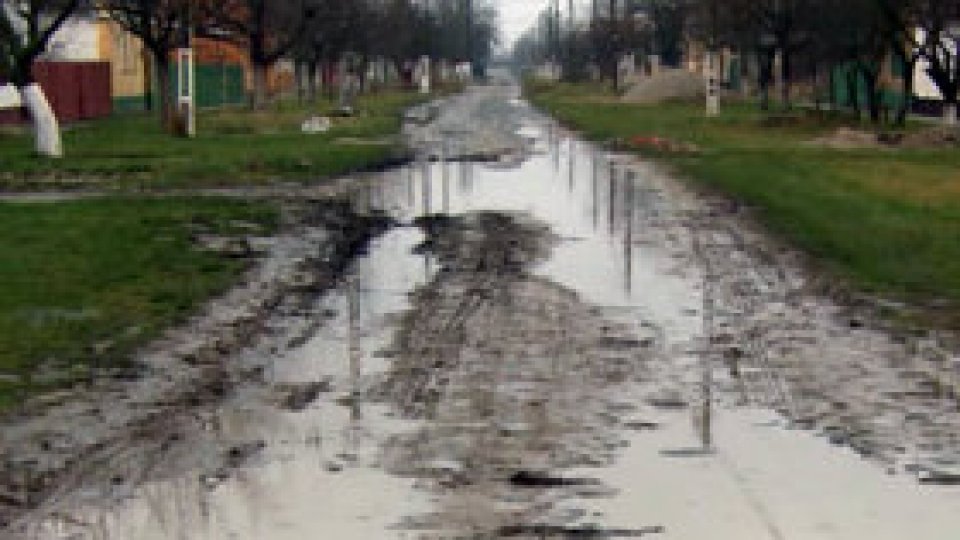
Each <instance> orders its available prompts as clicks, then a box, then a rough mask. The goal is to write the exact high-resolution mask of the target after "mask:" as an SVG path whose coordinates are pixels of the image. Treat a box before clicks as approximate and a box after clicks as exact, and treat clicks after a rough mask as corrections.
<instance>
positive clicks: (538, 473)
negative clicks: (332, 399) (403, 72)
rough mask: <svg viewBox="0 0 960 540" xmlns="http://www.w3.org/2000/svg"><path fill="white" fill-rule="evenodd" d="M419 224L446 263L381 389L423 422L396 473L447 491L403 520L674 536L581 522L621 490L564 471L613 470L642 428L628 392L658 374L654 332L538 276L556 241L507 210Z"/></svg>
mask: <svg viewBox="0 0 960 540" xmlns="http://www.w3.org/2000/svg"><path fill="white" fill-rule="evenodd" d="M419 224H420V225H421V227H423V229H424V230H425V231H426V233H427V236H428V239H427V241H426V243H425V244H424V245H423V246H422V249H423V250H424V251H425V252H429V253H430V254H432V255H433V256H435V257H436V258H437V262H438V263H439V267H440V271H439V273H438V275H437V277H436V278H435V279H434V280H433V282H432V283H430V284H429V285H427V286H426V287H423V288H421V289H420V290H418V291H417V292H416V293H415V294H414V296H413V298H412V302H411V303H412V306H413V308H412V309H411V310H410V311H409V312H408V313H406V315H405V316H404V318H403V320H402V323H401V325H400V329H399V332H398V335H397V337H396V340H395V344H394V349H395V350H394V351H391V356H393V357H394V358H395V361H394V364H393V367H392V369H391V370H390V371H389V372H388V373H387V375H386V377H385V380H384V382H383V383H382V384H381V385H380V386H379V387H377V388H376V389H375V390H373V391H372V392H371V395H370V396H369V397H370V398H371V399H374V400H378V401H386V402H388V403H391V404H393V405H394V406H395V407H396V408H397V409H398V410H399V411H401V412H402V413H403V415H404V416H406V417H409V418H416V419H419V420H421V421H422V427H421V428H420V429H417V430H415V431H414V432H412V433H408V434H402V435H396V436H394V437H393V438H391V439H390V440H388V441H387V442H386V443H385V445H384V450H383V451H384V457H383V464H384V468H385V469H386V470H387V471H389V472H391V473H393V474H395V475H400V476H404V477H411V478H414V479H415V480H416V484H417V486H418V487H419V488H420V489H423V490H426V491H428V492H429V493H431V495H432V496H433V497H435V499H436V505H435V510H434V512H433V513H431V514H429V515H421V516H416V517H411V518H410V519H409V520H408V522H407V523H405V524H404V528H405V529H411V530H416V531H420V532H421V533H422V535H421V536H420V537H421V538H439V537H445V536H444V535H445V534H454V535H457V534H467V535H470V537H475V538H499V537H510V538H627V537H639V536H644V535H646V534H656V533H658V532H661V529H659V528H658V527H656V526H654V527H651V528H650V529H644V530H640V529H636V530H615V529H610V530H604V529H602V528H595V527H590V528H584V527H583V526H582V525H578V523H582V522H583V520H584V519H586V520H588V521H589V520H590V518H591V517H593V518H596V516H586V515H584V514H585V511H577V510H576V509H575V508H574V509H571V506H570V504H571V503H572V504H573V506H574V507H575V506H576V503H575V501H576V500H577V499H589V498H595V497H606V496H613V495H615V493H614V492H613V491H612V490H611V489H610V488H608V487H606V486H604V485H603V484H602V483H600V482H598V481H595V480H592V479H590V478H575V477H566V476H565V473H564V471H565V470H567V469H570V468H573V467H579V466H605V465H609V464H610V463H612V461H613V460H614V459H615V457H616V455H617V454H618V452H619V451H620V450H621V449H622V448H623V446H624V445H625V444H626V443H625V441H624V440H622V439H621V436H620V435H619V434H621V433H622V431H621V430H624V429H626V427H625V425H627V424H630V425H634V424H635V425H641V424H643V423H642V421H640V420H638V419H636V418H630V416H631V413H632V412H633V411H635V410H636V408H635V406H634V405H633V404H631V403H626V402H621V401H618V400H617V395H618V391H617V389H618V387H621V386H623V385H628V384H633V383H636V382H638V381H642V380H646V379H647V378H648V377H649V375H650V373H649V370H648V363H649V362H650V361H651V359H652V358H653V357H654V356H655V355H656V352H655V351H654V350H653V348H652V345H653V339H652V338H651V337H650V336H643V335H638V332H642V331H641V330H640V329H639V327H638V328H632V327H628V326H626V325H621V324H613V323H611V322H609V321H608V320H607V319H605V318H604V316H603V313H602V311H601V310H599V309H597V308H593V307H590V306H588V305H586V304H585V303H583V302H582V301H581V300H580V299H579V297H578V296H577V295H576V294H575V293H573V292H571V291H570V290H567V289H565V288H563V287H561V286H559V285H557V284H554V283H552V282H550V281H548V280H546V279H543V278H540V277H537V276H534V275H532V274H531V273H530V272H529V269H530V267H531V266H532V265H533V264H534V263H536V262H538V261H540V260H542V259H543V258H544V257H545V256H546V255H547V254H548V251H549V249H550V247H551V245H552V242H553V241H554V239H553V238H551V236H550V235H549V233H548V231H547V229H545V228H544V227H541V226H539V225H536V224H533V223H530V222H526V221H523V218H520V217H514V216H507V215H502V214H494V213H485V214H471V215H467V216H464V217H460V218H448V217H442V216H437V217H431V218H425V219H422V220H420V222H419ZM654 429H655V428H654ZM561 503H563V504H561Z"/></svg>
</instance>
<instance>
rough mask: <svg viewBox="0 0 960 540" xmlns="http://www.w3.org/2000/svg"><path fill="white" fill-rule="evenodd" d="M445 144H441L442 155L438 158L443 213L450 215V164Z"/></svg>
mask: <svg viewBox="0 0 960 540" xmlns="http://www.w3.org/2000/svg"><path fill="white" fill-rule="evenodd" d="M448 155H449V154H448V150H447V143H446V141H444V143H443V154H442V155H441V156H440V162H441V167H442V169H441V172H442V174H443V177H442V178H443V180H442V183H443V213H444V214H449V213H450V162H449V161H448V158H447V156H448Z"/></svg>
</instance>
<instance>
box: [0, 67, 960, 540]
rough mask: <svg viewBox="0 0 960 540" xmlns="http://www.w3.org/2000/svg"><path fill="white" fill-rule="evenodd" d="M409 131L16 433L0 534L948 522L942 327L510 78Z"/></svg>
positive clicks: (681, 531) (414, 115) (952, 472)
mask: <svg viewBox="0 0 960 540" xmlns="http://www.w3.org/2000/svg"><path fill="white" fill-rule="evenodd" d="M406 134H407V137H408V138H409V139H410V141H411V146H412V148H413V149H414V150H415V151H416V154H417V159H416V160H415V161H414V162H412V163H410V164H407V165H405V166H403V167H400V168H397V169H395V170H390V171H385V172H383V173H380V174H372V175H366V176H358V177H354V178H349V179H343V180H342V181H341V182H339V183H336V186H329V185H328V186H325V187H324V188H322V190H321V189H318V190H301V191H298V192H296V193H294V192H290V193H287V194H286V195H287V196H289V197H290V198H293V199H303V198H304V197H309V198H310V199H311V200H315V201H316V202H314V203H312V204H307V205H303V206H299V207H298V208H299V210H298V213H295V214H291V215H297V216H299V217H297V218H296V219H293V218H291V222H292V223H294V224H299V225H296V226H294V227H293V229H291V230H290V232H289V233H288V234H287V235H285V236H284V237H282V238H279V239H271V240H269V241H264V240H263V239H250V246H249V247H250V248H251V249H250V251H251V252H253V253H261V255H259V258H260V263H259V264H258V268H259V270H258V272H260V273H259V274H254V275H253V276H251V280H250V283H249V284H247V285H245V286H244V287H241V288H239V289H238V290H237V291H234V292H232V293H231V294H230V295H228V297H227V298H225V299H221V300H219V301H218V303H215V304H214V305H213V306H211V308H210V313H209V314H207V315H206V316H205V317H200V318H199V319H198V320H197V321H195V322H194V324H193V325H191V326H190V327H188V328H185V329H181V330H179V331H177V332H175V333H174V335H172V336H171V337H170V338H169V339H168V340H165V341H164V342H163V343H158V344H156V346H155V349H154V350H151V351H146V352H145V354H144V360H143V364H144V365H145V366H147V368H148V369H146V371H145V375H144V376H143V378H140V379H137V380H135V381H125V382H123V383H122V384H121V383H120V382H115V381H114V382H110V383H109V384H108V383H107V382H104V383H101V384H102V386H99V387H97V388H95V389H91V390H90V391H89V392H84V393H80V394H71V395H65V396H61V397H60V398H54V399H53V401H52V402H51V403H49V404H48V405H47V408H46V409H44V410H45V411H46V412H45V413H44V414H43V415H41V414H39V413H37V414H36V415H35V416H34V417H32V418H24V419H22V420H20V421H17V422H12V423H10V424H8V425H9V426H10V427H9V428H7V427H5V428H4V439H3V442H2V445H0V448H2V451H3V453H2V456H3V459H4V465H3V467H4V468H3V471H4V472H3V474H2V476H0V480H3V482H2V485H3V486H4V488H3V494H2V495H0V507H2V508H3V509H4V511H3V513H2V514H0V515H2V516H4V518H5V519H6V520H7V526H6V528H5V529H4V532H5V533H8V536H9V537H11V538H17V539H25V540H26V539H29V540H39V539H48V538H56V539H59V538H76V539H87V538H90V539H93V538H96V539H97V540H127V539H130V538H137V539H144V540H168V539H172V538H205V539H209V540H227V539H230V540H255V539H257V540H259V539H262V538H271V539H276V540H286V539H291V540H292V539H298V540H299V539H304V538H316V537H318V536H320V537H324V538H338V539H353V538H356V539H370V538H416V539H424V540H430V539H440V538H484V539H485V538H529V539H537V538H638V537H644V538H664V539H690V540H699V539H702V538H718V539H731V540H733V539H736V540H741V539H746V538H749V539H758V540H759V539H766V538H770V539H778V540H779V539H783V538H832V539H838V540H839V539H842V540H861V539H864V538H870V539H871V540H894V539H896V540H899V539H901V538H904V537H911V538H916V539H918V540H920V539H923V540H952V539H953V537H954V536H955V531H956V530H957V528H958V527H960V518H958V517H957V516H958V515H960V514H958V512H957V510H958V508H960V491H958V490H957V485H956V484H957V481H956V478H957V476H958V473H960V439H958V435H957V434H958V433H960V412H958V410H960V408H958V403H957V396H956V388H957V382H958V381H960V371H958V368H960V365H958V363H957V362H956V361H955V360H954V358H956V354H955V353H954V352H952V351H953V349H951V348H950V346H949V343H950V341H949V339H947V336H943V335H939V334H936V333H933V332H929V333H915V334H910V335H905V334H903V333H900V332H896V331H891V329H890V328H889V326H888V325H886V324H884V323H883V322H882V321H881V320H880V319H878V318H876V316H875V312H874V311H873V310H872V308H870V307H869V306H865V305H864V304H862V303H856V302H852V301H845V300H844V299H843V298H842V297H839V296H838V295H837V294H836V293H835V291H834V290H833V289H832V288H831V284H830V283H825V282H824V278H823V276H821V275H819V274H817V273H816V272H815V271H811V268H810V266H809V265H808V264H807V263H806V261H805V259H804V257H803V256H802V255H801V254H799V253H797V252H795V251H794V250H792V249H790V248H789V247H788V246H784V245H781V244H780V243H778V242H777V241H776V240H775V239H772V238H770V236H769V235H768V234H766V233H765V232H764V231H763V230H762V229H761V228H759V227H757V226H756V224H755V223H754V221H753V220H752V219H751V217H750V215H749V209H747V208H743V207H742V206H740V205H738V204H735V203H733V202H731V201H729V200H726V199H724V198H722V197H718V196H716V195H713V194H709V193H702V192H699V191H694V190H692V189H690V188H688V187H687V186H685V185H684V184H683V183H681V182H678V181H677V180H676V179H675V178H673V177H671V176H670V175H669V174H666V173H665V172H664V171H662V170H660V169H659V168H658V167H657V166H655V165H653V164H650V163H648V162H644V161H641V160H638V159H636V158H634V157H632V156H626V155H620V154H616V153H611V152H609V151H606V150H604V149H601V148H596V147H594V146H591V145H589V144H586V143H584V142H582V141H580V140H578V139H577V138H576V136H575V135H573V134H571V133H567V132H565V131H563V130H562V129H560V128H558V127H557V126H556V125H555V124H554V123H553V122H551V121H550V120H548V119H546V118H543V117H542V116H540V115H538V114H537V113H536V112H534V111H533V110H531V109H530V108H529V107H528V106H527V105H526V104H524V103H523V102H522V101H521V100H519V99H518V94H517V90H516V88H515V87H513V86H509V85H501V86H491V87H476V88H471V89H469V90H468V91H467V92H466V93H464V94H463V95H461V96H455V97H452V98H449V99H447V100H444V101H442V102H439V103H436V104H432V105H430V106H427V107H425V108H422V109H420V110H415V111H412V112H411V114H410V122H409V125H408V127H407V130H406ZM333 193H337V194H341V195H342V194H346V197H347V199H348V202H341V203H330V202H322V201H324V200H326V198H327V197H329V196H330V195H331V194H333ZM279 194H280V192H278V191H277V190H274V189H271V190H268V191H265V192H252V191H246V192H244V193H235V195H237V196H257V197H259V196H278V195H279ZM364 216H366V217H364ZM384 216H389V218H387V217H384ZM241 251H243V250H241ZM224 332H225V333H224ZM137 381H139V382H137ZM48 399H50V398H48ZM25 471H26V472H27V473H28V474H25V473H24V472H25ZM44 471H51V472H49V473H45V472H44ZM45 474H46V475H48V476H44V475H45ZM38 478H47V480H43V481H40V480H37V479H38ZM21 479H29V482H33V483H35V484H33V485H37V486H39V488H37V489H34V490H32V491H31V489H29V488H25V487H24V486H25V485H29V483H28V484H25V483H24V482H23V481H22V480H21ZM29 493H35V495H33V496H32V497H34V498H33V499H31V500H27V501H24V499H23V497H24V496H25V495H24V494H29ZM0 536H2V535H0Z"/></svg>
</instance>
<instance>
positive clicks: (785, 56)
mask: <svg viewBox="0 0 960 540" xmlns="http://www.w3.org/2000/svg"><path fill="white" fill-rule="evenodd" d="M790 63H791V59H790V53H788V52H787V51H783V53H782V54H781V55H780V91H781V94H782V95H781V98H782V99H783V108H784V109H786V110H788V111H789V110H790V109H791V106H792V105H791V100H790V75H791V74H790V69H791V66H790Z"/></svg>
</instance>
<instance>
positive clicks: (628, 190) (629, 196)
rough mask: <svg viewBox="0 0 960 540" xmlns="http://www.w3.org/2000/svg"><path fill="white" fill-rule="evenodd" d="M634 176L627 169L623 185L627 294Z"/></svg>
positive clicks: (630, 283) (630, 281)
mask: <svg viewBox="0 0 960 540" xmlns="http://www.w3.org/2000/svg"><path fill="white" fill-rule="evenodd" d="M635 181H636V176H635V174H634V172H633V171H627V178H626V184H625V185H624V187H623V189H624V194H623V197H624V201H623V213H624V216H623V220H624V224H625V226H626V233H625V234H624V235H623V274H624V279H625V282H626V283H625V286H626V290H627V295H630V294H631V293H633V190H634V185H633V184H634V182H635Z"/></svg>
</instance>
